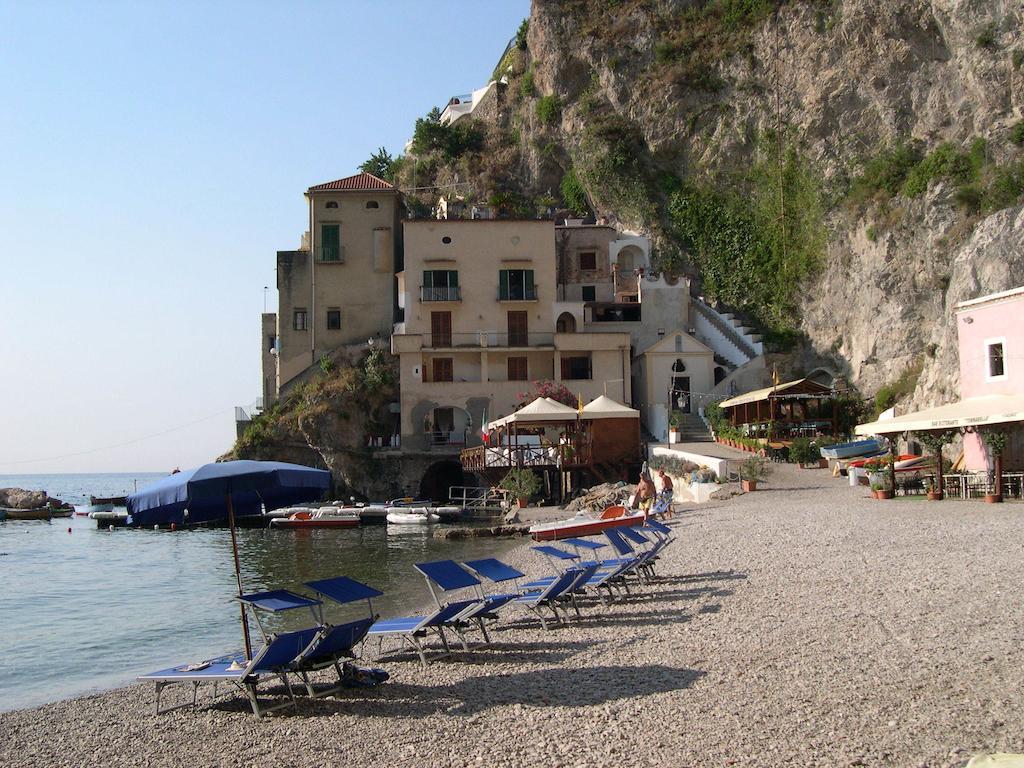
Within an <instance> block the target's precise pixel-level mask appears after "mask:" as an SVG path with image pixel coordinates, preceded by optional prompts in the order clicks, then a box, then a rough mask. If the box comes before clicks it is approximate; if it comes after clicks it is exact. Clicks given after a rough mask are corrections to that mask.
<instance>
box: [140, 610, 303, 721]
mask: <svg viewBox="0 0 1024 768" xmlns="http://www.w3.org/2000/svg"><path fill="white" fill-rule="evenodd" d="M319 631H320V628H319V627H310V628H309V629H302V630H299V631H298V632H282V633H281V634H279V635H274V636H272V637H271V638H270V640H269V641H268V642H267V644H266V645H264V646H263V647H262V648H261V649H260V650H259V651H258V652H257V653H256V654H255V655H254V656H253V658H252V661H250V662H249V663H248V664H244V663H242V662H244V659H242V657H241V655H240V654H233V655H228V656H221V657H219V658H216V659H210V660H208V661H203V662H200V663H198V664H185V665H181V666H177V667H169V668H167V669H161V670H159V671H157V672H151V673H149V674H148V675H140V676H139V677H138V679H139V680H152V681H153V682H154V683H155V684H156V711H157V714H162V713H164V712H170V711H171V710H173V709H179V708H180V707H182V706H188V704H187V703H186V704H179V705H177V706H173V707H168V708H167V709H163V710H161V709H160V694H161V693H162V691H163V689H164V688H166V687H167V686H170V685H175V684H179V683H191V684H192V702H191V705H192V707H193V708H195V707H196V697H197V693H198V690H199V686H201V685H203V684H206V683H212V684H213V685H214V696H216V695H217V691H216V686H217V684H218V683H231V684H233V685H235V686H236V687H237V688H238V689H239V690H240V691H242V692H243V693H244V694H245V695H246V697H247V698H248V699H249V704H250V705H251V706H252V711H253V714H254V715H256V717H257V719H258V718H259V717H261V716H262V715H263V714H264V713H266V712H273V711H275V710H278V709H281V708H283V707H287V706H289V705H291V706H293V707H297V704H296V702H295V694H294V692H293V691H292V686H291V682H290V681H289V679H288V672H289V671H290V668H291V665H292V663H293V662H294V661H295V660H296V659H297V658H298V657H299V656H300V655H301V654H302V652H303V651H304V650H306V648H308V647H309V644H310V643H312V642H313V640H314V639H315V638H316V636H317V634H318V633H319ZM266 677H277V678H279V679H280V680H281V681H282V682H283V683H284V685H285V688H287V690H288V701H285V702H282V703H280V704H275V705H273V706H270V707H267V706H261V704H260V700H259V698H258V696H257V685H258V684H259V682H260V681H261V680H262V679H264V678H266Z"/></svg>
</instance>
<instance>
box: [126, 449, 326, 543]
mask: <svg viewBox="0 0 1024 768" xmlns="http://www.w3.org/2000/svg"><path fill="white" fill-rule="evenodd" d="M330 487H331V473H330V472H328V471H327V470H324V469H314V468H313V467H304V466H301V465H299V464H287V463H284V462H280V461H224V462H217V463H213V464H204V465H203V466H201V467H198V468H196V469H187V470H184V471H182V472H176V473H174V474H173V475H168V476H167V477H165V478H162V479H161V480H158V481H157V482H155V483H153V484H152V485H149V486H147V487H145V488H143V489H142V490H141V491H139V492H138V493H133V494H132V495H131V496H129V497H128V499H127V507H128V516H129V521H130V522H129V525H132V526H147V527H148V526H153V525H170V524H171V523H175V524H177V525H189V524H196V523H208V522H213V521H218V520H226V519H227V517H228V513H227V504H226V500H227V497H228V496H230V497H231V503H232V506H233V508H234V513H235V516H236V517H247V516H252V515H259V514H262V512H263V510H264V509H266V510H267V511H268V512H269V511H270V510H273V509H280V508H281V507H287V506H290V505H292V504H298V503H301V502H304V501H314V500H316V499H319V498H320V497H321V496H322V495H323V493H324V492H325V491H327V490H329V489H330Z"/></svg>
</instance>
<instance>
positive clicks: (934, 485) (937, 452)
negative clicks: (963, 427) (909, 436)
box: [915, 430, 954, 501]
mask: <svg viewBox="0 0 1024 768" xmlns="http://www.w3.org/2000/svg"><path fill="white" fill-rule="evenodd" d="M953 434H954V433H953V432H950V431H948V430H944V431H940V432H918V433H915V436H916V437H917V439H918V440H919V441H920V442H921V444H922V445H924V446H925V447H926V448H927V449H928V450H929V451H931V452H932V454H934V456H935V477H934V478H931V477H930V478H928V481H927V482H926V484H925V487H926V489H927V491H928V500H929V501H942V498H943V485H944V483H943V481H942V472H943V469H944V467H943V464H942V462H943V458H942V448H943V446H944V445H945V444H946V443H948V442H949V441H950V440H952V438H953Z"/></svg>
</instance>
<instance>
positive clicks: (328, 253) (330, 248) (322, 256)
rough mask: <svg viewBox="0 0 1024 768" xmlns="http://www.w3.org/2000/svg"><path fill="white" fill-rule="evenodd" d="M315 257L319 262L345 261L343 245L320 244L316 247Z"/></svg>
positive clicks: (339, 262) (338, 262) (336, 262)
mask: <svg viewBox="0 0 1024 768" xmlns="http://www.w3.org/2000/svg"><path fill="white" fill-rule="evenodd" d="M317 259H318V260H319V261H320V262H321V263H326V264H341V263H342V262H344V261H345V246H343V245H321V246H320V247H319V248H318V249H317Z"/></svg>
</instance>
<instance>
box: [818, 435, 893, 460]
mask: <svg viewBox="0 0 1024 768" xmlns="http://www.w3.org/2000/svg"><path fill="white" fill-rule="evenodd" d="M883 450H885V446H883V445H882V443H881V442H880V441H878V440H876V439H875V438H873V437H872V438H870V439H868V440H856V441H855V442H852V443H839V444H838V445H826V446H825V447H823V448H822V449H821V455H822V456H824V457H825V458H826V459H850V458H853V457H854V456H866V455H868V454H871V453H878V452H880V451H883Z"/></svg>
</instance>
